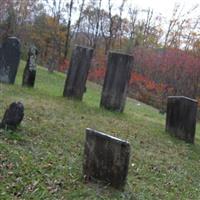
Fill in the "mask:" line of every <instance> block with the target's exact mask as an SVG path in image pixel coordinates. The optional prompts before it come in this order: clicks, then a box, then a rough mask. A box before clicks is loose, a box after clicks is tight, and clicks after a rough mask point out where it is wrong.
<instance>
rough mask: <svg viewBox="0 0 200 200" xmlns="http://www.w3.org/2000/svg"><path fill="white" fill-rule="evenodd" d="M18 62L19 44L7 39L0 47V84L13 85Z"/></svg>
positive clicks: (14, 39) (17, 41)
mask: <svg viewBox="0 0 200 200" xmlns="http://www.w3.org/2000/svg"><path fill="white" fill-rule="evenodd" d="M19 61H20V42H19V40H18V39H17V38H15V37H9V38H8V39H7V40H6V41H5V42H4V43H3V44H2V45H1V46H0V82H2V83H10V84H14V82H15V77H16V74H17V70H18V66H19Z"/></svg>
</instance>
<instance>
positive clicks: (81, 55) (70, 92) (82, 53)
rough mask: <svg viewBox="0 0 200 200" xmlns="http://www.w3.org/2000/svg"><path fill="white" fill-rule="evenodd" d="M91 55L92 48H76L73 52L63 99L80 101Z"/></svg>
mask: <svg viewBox="0 0 200 200" xmlns="http://www.w3.org/2000/svg"><path fill="white" fill-rule="evenodd" d="M92 55H93V49H92V48H86V47H82V46H76V47H75V49H74V50H73V53H72V57H71V61H70V67H69V71H68V75H67V79H66V82H65V88H64V92H63V96H64V97H66V96H67V97H73V98H75V99H78V100H82V98H83V93H84V91H85V88H86V86H85V84H86V80H87V76H88V72H89V68H90V65H91V59H92Z"/></svg>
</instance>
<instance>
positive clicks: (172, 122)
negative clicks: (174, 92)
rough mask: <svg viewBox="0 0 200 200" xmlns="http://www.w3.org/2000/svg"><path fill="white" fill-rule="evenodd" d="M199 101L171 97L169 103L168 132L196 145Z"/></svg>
mask: <svg viewBox="0 0 200 200" xmlns="http://www.w3.org/2000/svg"><path fill="white" fill-rule="evenodd" d="M196 114H197V101H196V100H194V99H190V98H187V97H184V96H170V97H168V101H167V116H166V131H168V132H169V133H170V134H171V135H174V136H176V137H177V138H179V139H182V140H185V141H186V142H189V143H194V136H195V128H196Z"/></svg>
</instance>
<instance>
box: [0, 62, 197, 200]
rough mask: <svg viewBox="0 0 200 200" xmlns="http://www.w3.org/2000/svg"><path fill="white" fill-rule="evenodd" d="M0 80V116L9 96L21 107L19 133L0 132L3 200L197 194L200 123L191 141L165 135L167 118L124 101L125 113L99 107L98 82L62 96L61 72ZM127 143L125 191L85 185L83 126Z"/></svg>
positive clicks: (185, 196)
mask: <svg viewBox="0 0 200 200" xmlns="http://www.w3.org/2000/svg"><path fill="white" fill-rule="evenodd" d="M24 66H25V63H24V62H21V66H20V70H19V72H18V75H17V80H16V84H15V85H6V84H0V118H1V117H2V116H3V113H4V111H5V109H6V107H7V106H8V105H9V104H10V103H11V102H13V101H21V102H23V103H24V106H25V118H24V120H23V123H22V124H21V126H20V127H19V128H18V130H17V131H16V132H9V131H3V130H0V199H1V200H4V199H6V200H7V199H35V200H38V199H67V200H71V199H83V200H85V199H88V200H93V199H102V200H103V199H116V200H117V199H126V200H128V199H138V200H140V199H147V200H151V199H152V200H156V199H159V200H160V199H164V200H165V199H173V200H174V199H177V200H180V199H181V200H184V199H185V200H188V199H192V200H194V199H197V200H198V199H200V172H199V169H200V127H199V124H198V125H197V130H196V139H195V145H191V144H186V143H185V142H183V141H180V140H177V139H175V138H173V137H170V136H169V135H168V134H167V133H166V132H165V116H164V115H161V114H159V112H158V110H156V109H154V108H152V107H150V106H147V105H144V104H142V103H140V102H138V101H135V100H133V99H128V101H127V104H126V108H125V111H124V113H123V114H119V113H113V112H110V111H106V110H104V109H100V108H99V102H100V94H101V87H100V86H98V85H96V84H93V83H88V85H87V93H86V94H85V95H84V99H83V102H77V101H72V100H70V99H67V98H63V97H62V92H63V87H64V80H65V75H64V74H61V73H48V72H47V71H46V70H45V69H43V68H39V69H38V72H37V79H36V87H35V89H29V88H23V87H21V82H22V71H23V68H24ZM87 127H90V128H94V129H96V130H99V131H103V132H106V133H109V134H111V135H113V136H117V137H119V138H121V139H124V140H128V141H129V142H130V145H131V157H130V166H129V173H128V179H127V185H126V187H125V189H124V191H117V190H115V189H112V188H110V187H109V186H105V185H101V184H94V183H85V182H84V179H83V176H82V161H83V148H84V140H85V129H86V128H87Z"/></svg>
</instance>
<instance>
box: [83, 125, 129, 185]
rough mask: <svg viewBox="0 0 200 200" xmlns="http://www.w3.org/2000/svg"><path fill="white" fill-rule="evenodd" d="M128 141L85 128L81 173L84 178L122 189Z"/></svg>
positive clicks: (125, 173)
mask: <svg viewBox="0 0 200 200" xmlns="http://www.w3.org/2000/svg"><path fill="white" fill-rule="evenodd" d="M129 157H130V145H129V143H128V142H126V141H123V140H120V139H118V138H115V137H112V136H109V135H106V134H104V133H101V132H98V131H95V130H92V129H89V128H88V129H86V141H85V150H84V163H83V174H84V177H85V179H86V180H95V179H96V180H100V181H102V182H104V183H108V184H110V185H111V186H113V187H115V188H118V189H123V187H124V186H125V183H126V177H127V174H128V165H129Z"/></svg>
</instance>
